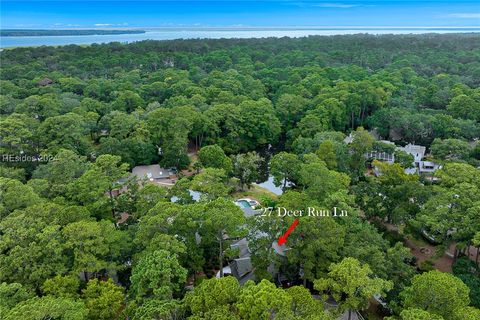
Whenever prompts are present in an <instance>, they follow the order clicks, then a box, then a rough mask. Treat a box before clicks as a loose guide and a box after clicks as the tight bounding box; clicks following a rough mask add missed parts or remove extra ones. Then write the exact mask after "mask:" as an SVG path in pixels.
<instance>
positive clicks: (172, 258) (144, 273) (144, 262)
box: [130, 249, 187, 302]
mask: <svg viewBox="0 0 480 320" xmlns="http://www.w3.org/2000/svg"><path fill="white" fill-rule="evenodd" d="M186 279H187V270H186V269H184V268H183V267H182V266H181V265H180V263H179V261H178V257H177V255H176V254H175V253H171V252H169V251H166V250H163V249H158V250H155V251H152V252H149V253H148V254H146V255H145V256H143V257H142V258H141V259H140V260H139V261H138V263H137V264H136V265H134V266H133V269H132V276H131V277H130V281H131V282H132V286H131V288H130V290H131V293H132V294H133V296H134V297H135V299H136V300H137V301H139V302H140V301H142V300H144V299H149V298H155V299H159V300H171V299H173V298H174V297H175V296H178V294H179V293H180V292H181V291H182V290H183V287H184V284H185V281H186Z"/></svg>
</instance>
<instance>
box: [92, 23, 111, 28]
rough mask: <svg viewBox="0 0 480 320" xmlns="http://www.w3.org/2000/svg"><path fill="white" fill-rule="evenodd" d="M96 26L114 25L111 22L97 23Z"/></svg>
mask: <svg viewBox="0 0 480 320" xmlns="http://www.w3.org/2000/svg"><path fill="white" fill-rule="evenodd" d="M94 26H95V27H109V26H113V24H111V23H95V24H94Z"/></svg>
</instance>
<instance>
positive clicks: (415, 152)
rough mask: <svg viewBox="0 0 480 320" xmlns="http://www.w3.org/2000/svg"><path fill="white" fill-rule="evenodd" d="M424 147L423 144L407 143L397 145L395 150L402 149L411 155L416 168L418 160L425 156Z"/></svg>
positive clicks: (418, 163)
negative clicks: (403, 145) (400, 145)
mask: <svg viewBox="0 0 480 320" xmlns="http://www.w3.org/2000/svg"><path fill="white" fill-rule="evenodd" d="M426 149H427V148H425V147H424V146H419V145H416V144H411V143H409V144H407V145H406V146H405V147H397V150H400V151H404V152H406V153H408V154H410V155H412V156H413V163H414V164H415V167H416V168H418V167H419V166H420V162H421V161H422V159H423V157H424V156H425V150H426Z"/></svg>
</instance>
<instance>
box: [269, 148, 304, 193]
mask: <svg viewBox="0 0 480 320" xmlns="http://www.w3.org/2000/svg"><path fill="white" fill-rule="evenodd" d="M300 164H301V162H300V159H299V158H298V156H297V155H296V154H293V153H288V152H279V153H277V154H276V155H274V156H273V157H272V159H271V160H270V174H271V175H272V176H273V182H274V183H275V185H276V186H277V187H278V186H280V185H282V189H283V190H285V188H286V186H287V182H290V183H294V182H295V181H296V180H297V174H298V170H299V168H300Z"/></svg>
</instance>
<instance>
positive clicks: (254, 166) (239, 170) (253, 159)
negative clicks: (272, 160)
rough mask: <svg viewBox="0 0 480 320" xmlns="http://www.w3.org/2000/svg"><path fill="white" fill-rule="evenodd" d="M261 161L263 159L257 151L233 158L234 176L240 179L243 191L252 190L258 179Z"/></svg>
mask: <svg viewBox="0 0 480 320" xmlns="http://www.w3.org/2000/svg"><path fill="white" fill-rule="evenodd" d="M261 161H262V158H261V157H260V156H259V155H258V154H257V153H256V152H255V151H252V152H248V153H245V154H237V155H235V156H233V175H234V176H235V177H237V178H238V179H239V183H240V188H241V189H242V190H244V189H245V187H247V188H250V185H251V184H252V183H253V182H254V181H255V180H256V179H257V178H258V169H259V168H260V162H261Z"/></svg>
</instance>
